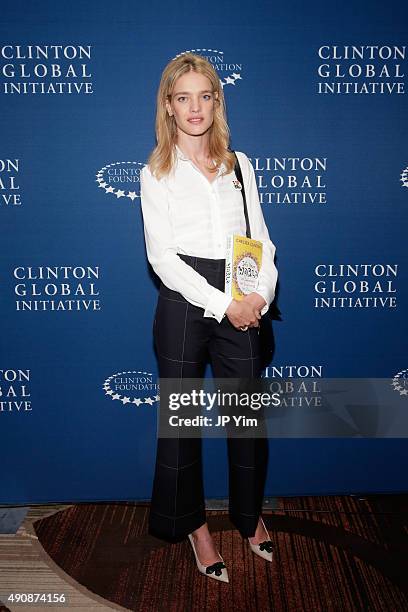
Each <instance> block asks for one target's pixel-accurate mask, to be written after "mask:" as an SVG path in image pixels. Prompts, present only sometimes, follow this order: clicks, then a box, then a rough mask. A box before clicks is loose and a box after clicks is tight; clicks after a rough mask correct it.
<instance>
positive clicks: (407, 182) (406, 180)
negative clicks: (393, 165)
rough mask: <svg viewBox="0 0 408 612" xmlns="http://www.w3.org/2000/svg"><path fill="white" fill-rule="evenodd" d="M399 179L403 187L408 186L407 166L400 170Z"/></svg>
mask: <svg viewBox="0 0 408 612" xmlns="http://www.w3.org/2000/svg"><path fill="white" fill-rule="evenodd" d="M400 181H401V183H402V186H403V187H408V166H407V167H406V168H404V170H403V171H402V172H401V177H400Z"/></svg>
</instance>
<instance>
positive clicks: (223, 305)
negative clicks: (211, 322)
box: [203, 287, 233, 323]
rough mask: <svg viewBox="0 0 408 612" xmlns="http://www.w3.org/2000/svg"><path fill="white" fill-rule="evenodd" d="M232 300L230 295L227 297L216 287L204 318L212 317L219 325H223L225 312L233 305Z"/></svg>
mask: <svg viewBox="0 0 408 612" xmlns="http://www.w3.org/2000/svg"><path fill="white" fill-rule="evenodd" d="M232 300H233V298H232V297H231V296H230V295H227V294H226V293H223V292H222V291H220V290H219V289H216V288H215V287H214V291H213V292H212V293H211V295H210V298H209V300H208V302H207V304H206V307H205V310H204V315H203V316H204V317H212V318H214V319H217V321H218V323H221V321H222V319H223V318H224V316H225V311H226V310H227V308H228V306H229V305H230V304H231V302H232Z"/></svg>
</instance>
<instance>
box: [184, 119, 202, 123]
mask: <svg viewBox="0 0 408 612" xmlns="http://www.w3.org/2000/svg"><path fill="white" fill-rule="evenodd" d="M187 121H189V123H201V121H203V119H202V118H199V119H198V118H197V119H187Z"/></svg>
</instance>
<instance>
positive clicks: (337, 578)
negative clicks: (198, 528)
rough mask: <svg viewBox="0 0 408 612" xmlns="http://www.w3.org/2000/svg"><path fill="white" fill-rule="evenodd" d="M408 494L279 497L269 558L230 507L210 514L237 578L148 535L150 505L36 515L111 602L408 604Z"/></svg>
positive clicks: (293, 607)
mask: <svg viewBox="0 0 408 612" xmlns="http://www.w3.org/2000/svg"><path fill="white" fill-rule="evenodd" d="M407 510H408V495H394V496H391V495H376V496H369V497H366V498H361V499H359V498H358V497H349V496H343V497H339V496H331V497H296V498H279V499H278V508H277V509H276V510H274V511H273V512H272V513H271V512H269V513H266V512H265V513H264V515H263V516H264V521H265V524H266V526H267V528H268V529H269V533H270V535H271V538H272V541H273V543H274V551H275V552H274V561H273V563H272V564H269V563H267V562H265V561H263V560H262V559H260V558H258V557H256V556H255V555H253V553H252V552H251V551H250V549H249V547H248V544H247V543H246V542H245V541H243V540H242V538H241V536H240V535H239V533H238V532H237V531H236V530H233V528H232V525H231V524H230V522H229V520H228V515H227V513H226V512H221V511H209V512H208V522H209V525H210V530H211V532H212V533H213V535H214V538H215V541H216V543H217V545H218V548H219V550H220V552H221V554H222V556H223V557H224V560H225V562H226V564H227V567H228V571H229V576H230V583H229V584H223V583H219V582H217V581H215V580H210V579H208V578H206V577H205V576H202V575H201V574H199V572H198V570H197V568H196V566H195V562H194V557H193V553H192V550H191V547H190V544H189V543H188V542H187V541H185V542H182V543H180V544H171V545H170V544H166V543H164V542H162V541H161V540H157V539H155V538H153V537H151V536H149V535H147V533H146V525H147V515H148V506H147V505H143V504H129V503H128V504H120V503H118V504H79V505H74V506H70V507H68V508H67V509H64V510H60V511H58V512H56V513H55V514H54V515H52V516H48V517H46V518H43V519H40V520H37V521H35V522H34V523H33V527H34V530H35V533H36V535H37V536H38V539H39V542H40V543H41V545H42V546H43V548H44V549H45V551H46V552H47V553H48V555H49V556H50V557H51V558H52V560H53V561H54V562H55V563H56V564H57V565H58V566H59V567H60V568H62V570H64V571H65V572H66V573H67V574H68V575H69V576H70V577H71V578H73V579H74V580H75V581H77V582H78V583H80V584H81V585H82V586H84V587H86V589H88V590H89V591H91V592H92V593H95V594H97V595H99V596H100V597H102V598H104V599H105V600H106V603H107V604H109V603H110V602H112V604H113V607H114V606H115V604H116V605H119V606H122V607H123V608H126V609H128V610H138V611H141V612H156V611H157V612H161V611H166V612H167V611H172V612H184V611H189V612H190V611H192V612H195V611H200V612H201V611H207V610H208V611H210V610H211V611H213V612H215V611H219V612H221V611H222V612H228V611H230V610H231V611H234V612H241V611H242V612H244V611H245V612H249V611H262V612H264V611H265V612H266V611H268V610H274V611H277V612H280V611H289V612H292V611H302V612H303V611H304V612H309V611H310V612H318V611H322V612H323V611H324V612H329V611H340V610H341V611H343V610H344V611H347V612H351V611H354V610H356V611H357V610H369V611H377V610H378V612H384V611H398V612H402V611H405V610H408V581H407V570H408V564H407V552H408V545H407V539H408V536H407V531H408V530H407V526H408V525H407V523H408V521H407V516H408V514H407Z"/></svg>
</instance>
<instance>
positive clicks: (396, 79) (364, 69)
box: [317, 45, 406, 95]
mask: <svg viewBox="0 0 408 612" xmlns="http://www.w3.org/2000/svg"><path fill="white" fill-rule="evenodd" d="M405 55H406V47H405V45H401V46H396V45H345V46H341V45H323V46H322V47H319V48H318V49H317V57H318V62H319V63H318V66H317V77H318V81H317V93H318V94H341V95H344V94H346V95H347V94H369V95H376V94H380V95H381V94H404V93H405V89H404V87H405V82H404V79H405V66H404V64H405Z"/></svg>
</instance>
